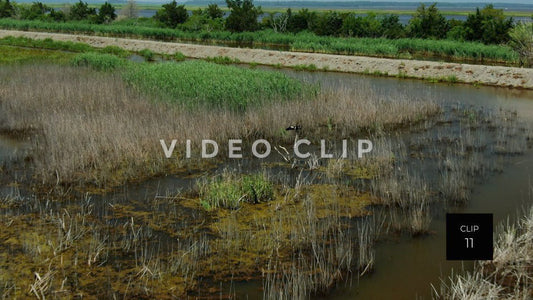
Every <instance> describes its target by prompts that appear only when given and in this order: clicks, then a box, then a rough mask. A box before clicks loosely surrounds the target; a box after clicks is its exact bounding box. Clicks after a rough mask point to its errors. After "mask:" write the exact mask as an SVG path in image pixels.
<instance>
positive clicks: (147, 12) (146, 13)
mask: <svg viewBox="0 0 533 300" xmlns="http://www.w3.org/2000/svg"><path fill="white" fill-rule="evenodd" d="M391 9H392V8H391ZM474 9H475V8H474ZM155 13H156V10H153V9H141V10H139V17H144V18H151V17H153V16H154V15H155ZM191 13H192V12H189V14H191ZM532 14H533V12H532ZM268 15H269V14H266V13H265V14H262V15H261V16H259V21H261V20H262V19H263V18H264V17H266V16H268ZM361 15H365V14H361ZM398 17H399V19H400V23H402V24H404V25H406V24H407V23H409V20H410V19H411V18H412V15H410V14H398ZM444 17H445V18H446V19H448V20H451V19H456V20H461V21H466V18H467V16H465V15H445V16H444ZM513 20H514V21H515V22H531V21H532V20H531V17H513Z"/></svg>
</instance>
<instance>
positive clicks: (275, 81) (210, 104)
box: [124, 61, 317, 111]
mask: <svg viewBox="0 0 533 300" xmlns="http://www.w3.org/2000/svg"><path fill="white" fill-rule="evenodd" d="M124 79H125V80H126V82H128V83H130V84H132V85H133V86H135V87H137V88H138V89H139V90H140V91H142V92H145V93H148V94H150V95H153V96H155V97H157V98H159V99H162V100H165V101H169V102H174V103H178V104H181V105H183V106H185V107H188V108H198V107H205V108H216V109H221V110H224V109H232V110H237V111H243V110H245V109H246V108H247V107H249V106H259V105H266V104H268V103H269V102H272V101H289V100H296V99H299V98H300V99H301V98H307V97H313V94H316V92H317V91H316V88H314V87H311V86H307V85H306V84H304V83H302V82H299V81H297V80H295V79H291V78H289V77H287V76H286V75H284V74H281V73H278V72H271V71H260V70H249V69H243V68H238V67H235V66H219V65H217V64H213V63H208V62H203V61H185V62H181V63H160V64H131V65H129V67H128V68H127V70H126V71H125V73H124Z"/></svg>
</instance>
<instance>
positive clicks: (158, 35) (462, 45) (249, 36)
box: [0, 19, 518, 64]
mask: <svg viewBox="0 0 533 300" xmlns="http://www.w3.org/2000/svg"><path fill="white" fill-rule="evenodd" d="M0 28H4V29H16V30H36V31H49V32H63V33H78V34H80V33H83V34H95V35H102V36H119V37H135V38H147V39H155V40H164V41H195V42H208V43H209V42H225V43H229V44H235V43H237V44H242V45H253V46H254V47H270V46H275V47H281V48H283V49H290V50H291V51H302V52H319V53H332V54H347V55H368V56H377V57H390V58H413V57H417V58H419V57H433V58H439V59H445V60H459V61H472V62H483V63H491V62H496V63H504V64H515V63H516V62H517V60H518V55H517V54H516V53H515V52H514V51H513V50H511V49H510V48H509V47H507V46H499V45H484V44H482V43H477V42H460V41H451V40H428V39H412V38H404V39H394V40H393V39H384V38H338V37H323V36H317V35H315V34H313V33H309V32H301V33H297V34H289V33H276V32H274V31H272V30H263V31H256V32H243V33H231V32H229V31H198V32H189V31H182V30H177V29H169V28H159V27H155V26H146V25H144V24H141V25H137V26H132V25H131V24H128V25H119V24H111V25H97V24H88V23H80V22H66V23H51V22H43V21H25V20H13V19H1V20H0Z"/></svg>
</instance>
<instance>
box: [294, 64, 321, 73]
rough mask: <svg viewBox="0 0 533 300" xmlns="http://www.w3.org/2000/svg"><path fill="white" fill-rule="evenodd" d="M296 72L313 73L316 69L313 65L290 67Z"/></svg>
mask: <svg viewBox="0 0 533 300" xmlns="http://www.w3.org/2000/svg"><path fill="white" fill-rule="evenodd" d="M292 68H293V69H294V70H296V71H308V72H314V71H316V70H317V69H318V68H317V67H316V65H315V64H309V65H296V66H293V67H292Z"/></svg>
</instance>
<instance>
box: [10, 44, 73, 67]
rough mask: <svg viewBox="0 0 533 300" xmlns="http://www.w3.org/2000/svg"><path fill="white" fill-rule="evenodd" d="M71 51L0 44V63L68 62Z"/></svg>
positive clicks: (71, 55)
mask: <svg viewBox="0 0 533 300" xmlns="http://www.w3.org/2000/svg"><path fill="white" fill-rule="evenodd" d="M72 57H74V54H73V53H65V52H62V51H57V50H43V49H31V48H20V47H13V46H5V45H0V64H2V65H4V64H27V63H36V62H42V63H47V62H49V63H57V64H68V63H69V61H70V60H71V59H72Z"/></svg>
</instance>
